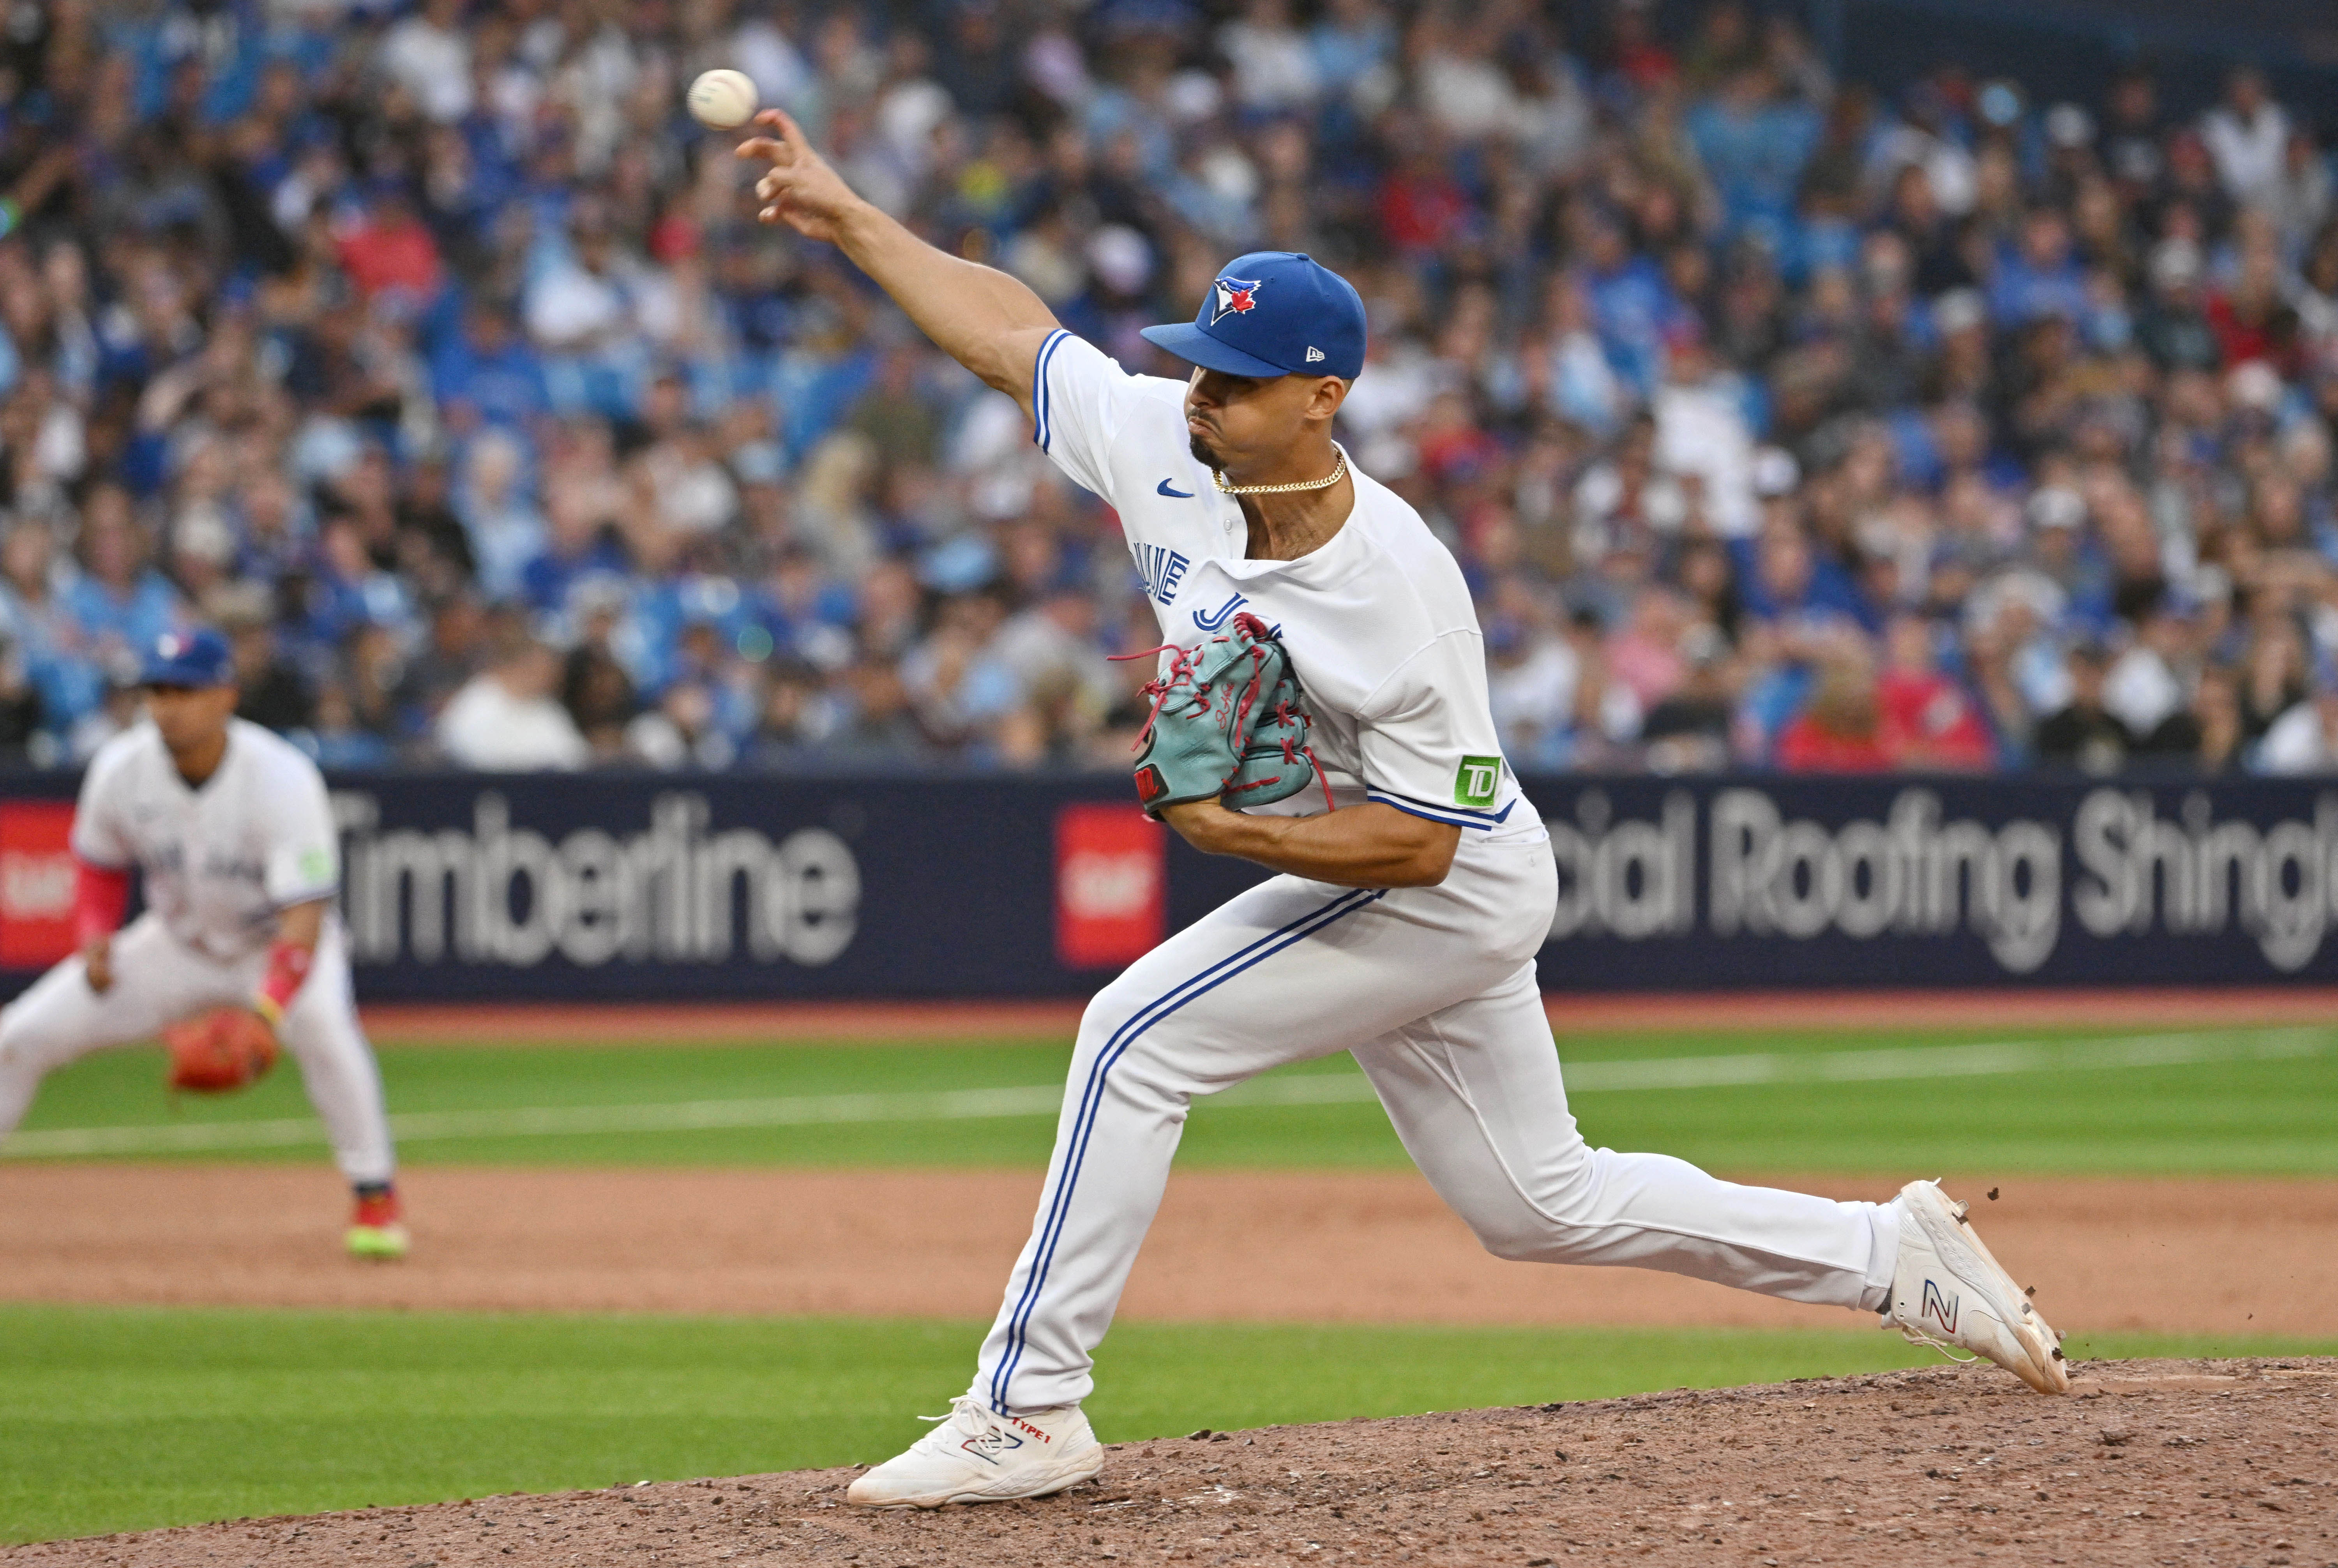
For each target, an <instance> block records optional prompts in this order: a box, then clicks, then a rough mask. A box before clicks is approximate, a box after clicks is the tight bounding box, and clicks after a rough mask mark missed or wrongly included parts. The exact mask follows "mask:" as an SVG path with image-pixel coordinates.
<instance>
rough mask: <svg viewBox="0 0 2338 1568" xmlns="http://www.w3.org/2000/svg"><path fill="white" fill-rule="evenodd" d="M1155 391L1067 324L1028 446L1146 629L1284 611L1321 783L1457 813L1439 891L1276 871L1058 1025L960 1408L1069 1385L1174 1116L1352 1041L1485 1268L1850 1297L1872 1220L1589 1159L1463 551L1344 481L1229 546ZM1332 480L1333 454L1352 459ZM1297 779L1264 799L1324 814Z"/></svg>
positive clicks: (1865, 1260)
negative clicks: (1317, 516)
mask: <svg viewBox="0 0 2338 1568" xmlns="http://www.w3.org/2000/svg"><path fill="white" fill-rule="evenodd" d="M1183 400H1184V384H1183V383H1181V382H1176V381H1170V380H1164V379H1160V378H1158V377H1131V376H1128V375H1125V374H1124V373H1123V372H1122V371H1121V369H1120V368H1119V367H1118V366H1116V365H1115V364H1114V363H1113V362H1112V361H1111V360H1109V359H1107V358H1105V356H1104V355H1103V354H1101V353H1099V352H1098V351H1097V350H1096V349H1095V348H1092V347H1090V346H1089V345H1088V344H1086V343H1085V342H1082V341H1081V340H1080V339H1078V338H1074V337H1072V336H1071V335H1069V334H1068V333H1064V332H1057V333H1056V334H1054V335H1053V336H1051V337H1050V338H1048V339H1047V340H1046V344H1045V345H1044V347H1043V348H1041V350H1040V354H1039V358H1038V376H1037V385H1036V397H1035V403H1036V407H1035V413H1036V439H1037V441H1038V443H1039V445H1040V446H1042V447H1043V448H1044V449H1045V450H1046V452H1047V454H1048V456H1051V457H1052V458H1054V459H1055V461H1056V464H1057V465H1058V466H1061V467H1062V468H1063V469H1064V470H1065V472H1066V473H1067V474H1069V475H1071V476H1072V477H1073V478H1074V479H1076V480H1077V481H1078V482H1079V483H1080V484H1081V485H1085V486H1086V487H1087V488H1088V489H1090V490H1093V491H1094V492H1095V493H1096V494H1097V495H1101V496H1102V497H1103V498H1104V499H1105V501H1107V502H1109V503H1110V504H1111V505H1113V506H1114V508H1115V509H1116V510H1117V511H1118V512H1119V514H1120V521H1121V526H1122V528H1123V529H1124V531H1125V534H1126V535H1127V538H1128V544H1129V549H1130V552H1131V553H1132V554H1134V555H1135V559H1136V564H1137V567H1138V570H1139V572H1140V573H1142V575H1143V576H1144V583H1145V586H1146V589H1147V591H1148V593H1150V594H1151V596H1152V600H1153V605H1154V613H1156V614H1157V615H1158V616H1159V618H1160V622H1161V626H1162V631H1163V633H1164V637H1165V638H1166V639H1167V640H1168V641H1170V642H1178V643H1183V644H1188V645H1190V644H1192V643H1194V642H1197V641H1199V640H1200V639H1201V638H1203V636H1206V635H1208V634H1209V633H1211V632H1213V631H1215V630H1217V629H1218V628H1220V627H1222V626H1223V625H1225V624H1226V623H1227V622H1229V621H1230V620H1231V619H1232V618H1233V614H1234V613H1235V612H1236V611H1238V610H1248V611H1250V612H1252V613H1255V614H1257V615H1258V616H1260V617H1261V618H1262V619H1263V620H1264V621H1266V622H1267V623H1268V624H1269V625H1271V626H1275V627H1279V628H1280V629H1281V632H1282V638H1283V642H1284V646H1285V647H1286V648H1287V649H1288V651H1289V652H1290V657H1291V662H1292V666H1293V668H1294V669H1295V670H1296V671H1298V674H1299V679H1300V681H1301V682H1302V684H1303V685H1304V687H1305V689H1306V694H1307V704H1308V707H1309V709H1310V711H1311V712H1312V713H1313V715H1314V717H1315V729H1314V737H1313V740H1314V750H1315V756H1316V758H1317V760H1319V761H1320V762H1321V764H1322V766H1323V768H1324V770H1325V772H1326V774H1327V775H1328V777H1329V779H1330V782H1331V790H1332V794H1333V797H1334V799H1336V800H1337V801H1338V803H1339V804H1340V805H1342V806H1346V805H1350V804H1352V803H1354V802H1357V801H1361V800H1378V801H1381V802H1384V803H1386V804H1388V805H1390V806H1393V807H1395V808H1396V809H1399V810H1403V811H1410V812H1412V813H1414V814H1416V815H1418V816H1421V817H1426V818H1430V819H1431V820H1434V821H1439V822H1447V823H1453V824H1457V825H1459V827H1460V828H1461V841H1460V845H1459V849H1458V850H1457V851H1456V853H1455V855H1454V858H1453V868H1452V872H1451V874H1450V875H1449V877H1447V878H1446V879H1445V881H1444V882H1442V883H1441V884H1439V886H1437V887H1398V888H1390V889H1387V890H1369V889H1365V890H1359V889H1351V888H1347V887H1336V886H1333V885H1331V884H1329V883H1322V882H1312V881H1309V880H1307V879H1305V878H1303V877H1290V876H1279V877H1274V878H1272V880H1271V881H1268V882H1265V883H1263V884H1262V885H1261V886H1259V887H1255V888H1252V890H1251V891H1249V892H1247V893H1244V894H1243V895H1242V896H1241V897H1238V898H1235V899H1234V900H1233V902H1231V903H1229V904H1227V905H1226V906H1225V907H1223V908H1221V909H1219V910H1217V911H1216V912H1214V913H1213V914H1211V915H1210V916H1206V917H1205V918H1203V920H1201V921H1199V922H1198V923H1196V924H1195V925H1194V926H1189V927H1188V928H1186V929H1185V930H1184V931H1181V932H1179V933H1178V934H1177V935H1175V936H1172V937H1171V938H1169V940H1168V941H1166V942H1164V944H1162V946H1159V947H1157V948H1155V949H1154V951H1153V952H1152V953H1150V954H1148V955H1146V956H1144V958H1141V959H1139V960H1138V961H1137V962H1136V963H1135V965H1131V966H1130V968H1129V969H1128V971H1127V972H1126V973H1125V974H1124V975H1121V976H1120V978H1119V979H1117V980H1115V981H1114V982H1113V983H1112V984H1111V985H1108V986H1106V987H1105V989H1104V990H1103V991H1102V992H1101V993H1100V994H1099V995H1097V996H1096V998H1095V1001H1094V1002H1092V1003H1091V1004H1090V1005H1089V1006H1088V1009H1087V1012H1086V1016H1085V1017H1084V1018H1083V1019H1082V1020H1081V1024H1080V1034H1079V1044H1078V1046H1077V1049H1076V1052H1075V1054H1074V1056H1073V1060H1072V1071H1071V1078H1070V1083H1069V1084H1068V1086H1067V1088H1066V1093H1065V1100H1064V1109H1063V1115H1062V1119H1061V1121H1060V1122H1059V1123H1058V1124H1057V1129H1056V1152H1055V1155H1054V1158H1053V1159H1052V1161H1050V1162H1049V1165H1048V1170H1047V1181H1046V1190H1045V1191H1044V1193H1043V1194H1042V1197H1041V1200H1040V1206H1039V1212H1038V1219H1037V1224H1036V1230H1035V1231H1034V1233H1033V1235H1032V1238H1031V1240H1030V1242H1029V1244H1028V1245H1027V1246H1026V1247H1025V1249H1024V1250H1023V1255H1022V1258H1021V1259H1020V1260H1019V1261H1018V1262H1017V1265H1016V1268H1015V1274H1014V1278H1013V1279H1012V1280H1011V1281H1010V1282H1009V1283H1008V1286H1007V1299H1006V1303H1005V1306H1004V1308H1003V1309H1002V1310H1001V1311H1000V1313H999V1316H998V1320H997V1324H996V1325H995V1326H994V1327H993V1328H992V1329H991V1331H990V1334H989V1337H988V1338H987V1339H986V1340H985V1341H984V1343H983V1348H982V1358H981V1366H980V1370H979V1371H978V1373H977V1377H976V1379H975V1383H974V1387H973V1388H972V1390H971V1393H972V1395H973V1397H975V1398H976V1399H977V1400H978V1401H980V1402H981V1403H983V1404H985V1405H987V1406H989V1407H990V1408H992V1409H994V1410H997V1411H1000V1412H1002V1413H1011V1412H1013V1411H1016V1410H1034V1409H1039V1408H1043V1407H1046V1406H1057V1405H1066V1404H1072V1403H1076V1402H1077V1401H1079V1400H1080V1399H1082V1398H1084V1397H1086V1394H1087V1392H1088V1390H1089V1388H1090V1387H1091V1379H1090V1377H1089V1368H1090V1352H1091V1351H1092V1350H1093V1349H1094V1348H1095V1345H1096V1344H1097V1343H1098V1342H1099V1341H1100V1340H1102V1338H1104V1334H1105V1328H1106V1326H1107V1325H1108V1324H1109V1323H1110V1321H1111V1318H1112V1314H1113V1309H1114V1308H1115V1306H1116V1305H1117V1303H1118V1301H1119V1299H1120V1292H1121V1289H1122V1286H1123V1285H1124V1284H1125V1282H1126V1280H1127V1278H1128V1270H1129V1268H1130V1266H1131V1265H1132V1264H1133V1263H1134V1262H1135V1257H1136V1250H1137V1247H1138V1245H1139V1243H1140V1242H1141V1241H1142V1240H1144V1232H1145V1230H1146V1228H1147V1227H1148V1226H1149V1225H1150V1224H1151V1223H1152V1220H1153V1215H1154V1210H1155V1209H1156V1208H1157V1207H1158V1206H1159V1203H1160V1200H1161V1192H1162V1188H1163V1186H1164V1183H1165V1181H1167V1178H1168V1174H1169V1164H1170V1159H1171V1156H1172V1155H1173V1154H1174V1152H1175V1150H1176V1147H1177V1140H1178V1136H1179V1133H1180V1132H1181V1130H1182V1128H1183V1126H1184V1120H1185V1111H1186V1107H1187V1105H1188V1104H1189V1103H1191V1102H1192V1100H1193V1098H1194V1096H1195V1095H1197V1094H1209V1093H1215V1092H1216V1091H1218V1090H1221V1089H1223V1088H1226V1087H1228V1086H1229V1085H1231V1084H1233V1083H1240V1082H1242V1081H1243V1080H1244V1079H1246V1078H1250V1077H1252V1076H1253V1075H1255V1074H1257V1073H1262V1072H1264V1071H1266V1070H1267V1069H1269V1068H1272V1067H1277V1066H1281V1065H1282V1064H1283V1063H1289V1062H1299V1061H1304V1060H1307V1059H1310V1058H1312V1057H1317V1056H1323V1055H1327V1054H1331V1053H1332V1052H1335V1051H1343V1050H1344V1051H1350V1052H1352V1053H1353V1054H1354V1055H1355V1058H1356V1060H1357V1062H1358V1063H1360V1064H1361V1066H1362V1068H1363V1070H1364V1072H1365V1073H1366V1074H1367V1075H1368V1076H1369V1077H1370V1080H1371V1083H1372V1086H1373V1088H1374V1089H1375V1090H1376V1091H1377V1092H1378V1093H1379V1095H1380V1103H1381V1104H1382V1105H1384V1106H1385V1107H1386V1108H1387V1110H1388V1114H1389V1118H1390V1121H1391V1122H1394V1123H1395V1126H1396V1130H1397V1133H1398V1135H1399V1136H1400V1137H1401V1138H1402V1139H1403V1140H1404V1145H1405V1148H1406V1150H1407V1151H1408V1152H1410V1154H1411V1156H1412V1158H1413V1159H1414V1161H1416V1162H1418V1163H1419V1166H1420V1168H1421V1170H1422V1171H1423V1172H1424V1173H1425V1174H1426V1175H1427V1176H1428V1177H1429V1181H1430V1182H1431V1183H1432V1184H1433V1185H1434V1186H1435V1187H1436V1189H1437V1191H1438V1192H1439V1195H1440V1196H1442V1197H1443V1198H1444V1199H1445V1201H1447V1202H1448V1203H1449V1204H1451V1205H1452V1206H1453V1208H1454V1209H1455V1210H1457V1211H1459V1213H1460V1215H1461V1216H1462V1217H1463V1218H1464V1219H1465V1220H1468V1221H1469V1225H1470V1227H1471V1229H1472V1230H1475V1231H1476V1232H1477V1234H1478V1238H1479V1240H1482V1241H1483V1242H1484V1243H1485V1245H1486V1246H1487V1248H1488V1250H1491V1251H1493V1252H1495V1253H1497V1254H1498V1255H1499V1256H1501V1257H1504V1258H1516V1259H1535V1260H1539V1261H1543V1262H1551V1263H1600V1264H1632V1265H1636V1266H1637V1267H1640V1268H1645V1269H1666V1270H1669V1271H1671V1272H1673V1273H1677V1274H1688V1275H1694V1276H1695V1277H1697V1278H1699V1279H1713V1280H1718V1281H1721V1282H1722V1283H1724V1284H1729V1285H1734V1286H1738V1287H1741V1288H1743V1289H1750V1290H1759V1291H1762V1292H1764V1293H1766V1294H1769V1295H1773V1296H1783V1297H1786V1298H1789V1299H1793V1300H1799V1301H1813V1302H1829V1303H1832V1304H1835V1305H1838V1306H1842V1307H1851V1308H1865V1309H1868V1310H1874V1309H1876V1308H1878V1307H1880V1306H1881V1304H1882V1302H1883V1301H1884V1300H1885V1299H1886V1298H1887V1297H1888V1294H1889V1290H1890V1286H1891V1277H1892V1269H1893V1265H1894V1262H1895V1260H1896V1259H1897V1257H1898V1251H1899V1223H1898V1220H1897V1218H1896V1216H1895V1215H1894V1214H1893V1212H1892V1211H1891V1210H1889V1209H1888V1208H1883V1207H1880V1206H1878V1205H1875V1204H1871V1203H1838V1202H1834V1201H1830V1200H1827V1199H1823V1198H1813V1197H1808V1196H1804V1195H1803V1194H1800V1193H1793V1192H1781V1191H1771V1190H1768V1189H1764V1188H1756V1187H1740V1186H1735V1185H1733V1184H1732V1183H1729V1182H1726V1181H1716V1180H1714V1178H1713V1177H1710V1176H1708V1175H1706V1174H1704V1172H1703V1171H1698V1170H1697V1169H1695V1167H1694V1166H1691V1165H1688V1164H1686V1163H1685V1162H1683V1161H1678V1160H1675V1159H1671V1158H1669V1157H1667V1156H1665V1155H1660V1154H1618V1153H1616V1152H1613V1151H1612V1150H1606V1149H1592V1148H1589V1147H1587V1146H1586V1144H1585V1143H1584V1142H1583V1139H1582V1137H1581V1135H1580V1134H1579V1133H1578V1132H1577V1131H1576V1125H1575V1119H1574V1118H1573V1117H1572V1116H1571V1115H1569V1114H1568V1113H1567V1092H1566V1089H1565V1088H1564V1086H1563V1085H1562V1084H1561V1083H1560V1078H1559V1065H1558V1058H1557V1053H1556V1052H1555V1051H1554V1050H1553V1048H1552V1042H1551V1032H1550V1026H1549V1023H1548V1020H1547V1017H1546V1015H1545V1014H1544V1011H1543V1002H1542V997H1541V995H1540V992H1539V990H1538V988H1537V985H1536V979H1535V955H1536V953H1537V950H1538V949H1539V948H1540V947H1541V946H1542V945H1543V941H1544V938H1545V936H1546V935H1547V932H1548V930H1549V926H1550V921H1551V916H1552V910H1553V906H1554V900H1555V898H1556V895H1557V886H1556V883H1557V872H1556V868H1555V867H1554V865H1553V863H1552V860H1551V856H1550V851H1549V848H1548V847H1547V845H1548V839H1547V835H1546V834H1545V833H1544V831H1543V827H1542V822H1541V818H1539V817H1538V816H1537V814H1536V812H1535V809H1534V807H1533V806H1532V804H1530V803H1529V802H1528V800H1527V799H1525V797H1524V796H1523V795H1522V794H1520V792H1519V790H1518V783H1517V781H1516V779H1513V778H1512V777H1511V776H1510V773H1509V770H1508V768H1507V767H1506V766H1504V765H1503V763H1502V760H1501V745H1500V742H1499V740H1498V739H1497V736H1496V731H1495V728H1494V723H1493V720H1492V717H1491V715H1490V714H1489V713H1488V710H1487V700H1486V666H1485V655H1484V652H1483V649H1482V646H1481V642H1480V636H1479V632H1478V622H1477V614H1476V611H1475V609H1474V608H1473V607H1472V605H1471V603H1470V600H1469V589H1468V587H1467V586H1466V585H1465V584H1464V583H1463V581H1462V578H1461V573H1460V569H1459V566H1458V565H1457V564H1455V562H1454V560H1453V558H1452V556H1451V555H1450V554H1448V553H1447V551H1446V550H1445V548H1444V547H1443V546H1442V545H1440V544H1439V543H1438V542H1437V540H1436V539H1435V538H1434V537H1433V536H1432V535H1431V534H1429V530H1428V528H1427V526H1426V525H1424V524H1422V522H1421V520H1420V518H1419V515H1418V514H1416V513H1415V512H1414V511H1413V510H1412V508H1411V507H1410V506H1408V505H1406V504H1405V503H1404V502H1403V501H1401V500H1400V499H1398V498H1397V496H1395V495H1392V494H1391V493H1390V492H1389V491H1388V490H1387V489H1385V488H1384V487H1382V486H1381V485H1378V484H1375V483H1374V482H1373V481H1372V480H1371V479H1370V478H1368V477H1366V476H1365V475H1362V474H1355V475H1354V479H1355V490H1356V504H1355V510H1354V512H1353V513H1352V514H1351V515H1350V516H1349V518H1348V521H1347V523H1346V524H1345V525H1344V526H1343V527H1342V528H1341V530H1340V532H1339V533H1338V534H1335V535H1334V536H1333V537H1332V538H1331V541H1330V542H1329V543H1327V544H1324V545H1322V546H1321V548H1319V549H1317V550H1315V551H1314V552H1313V553H1311V554H1308V555H1306V556H1303V557H1302V558H1301V559H1299V560H1296V561H1252V560H1246V559H1244V551H1245V547H1246V544H1247V539H1248V530H1247V525H1246V524H1245V523H1244V521H1243V515H1242V512H1241V509H1240V507H1239V506H1238V505H1236V503H1235V502H1234V501H1233V499H1232V498H1231V497H1226V496H1221V495H1218V494H1217V492H1216V491H1215V490H1214V489H1213V486H1212V484H1211V478H1210V471H1209V469H1208V468H1207V467H1205V466H1203V464H1202V463H1200V462H1199V461H1198V460H1196V459H1195V458H1194V456H1192V454H1191V452H1190V450H1189V449H1188V446H1187V432H1186V427H1185V420H1184V407H1183ZM1351 473H1353V470H1352V469H1351ZM1320 801H1321V792H1320V791H1317V790H1309V791H1307V792H1306V793H1304V794H1302V795H1300V796H1298V797H1295V798H1293V799H1292V800H1290V801H1287V802H1283V803H1282V804H1281V805H1280V806H1279V807H1274V808H1268V809H1280V810H1286V811H1291V812H1294V813H1299V812H1305V811H1307V810H1309V809H1321V807H1320Z"/></svg>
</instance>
